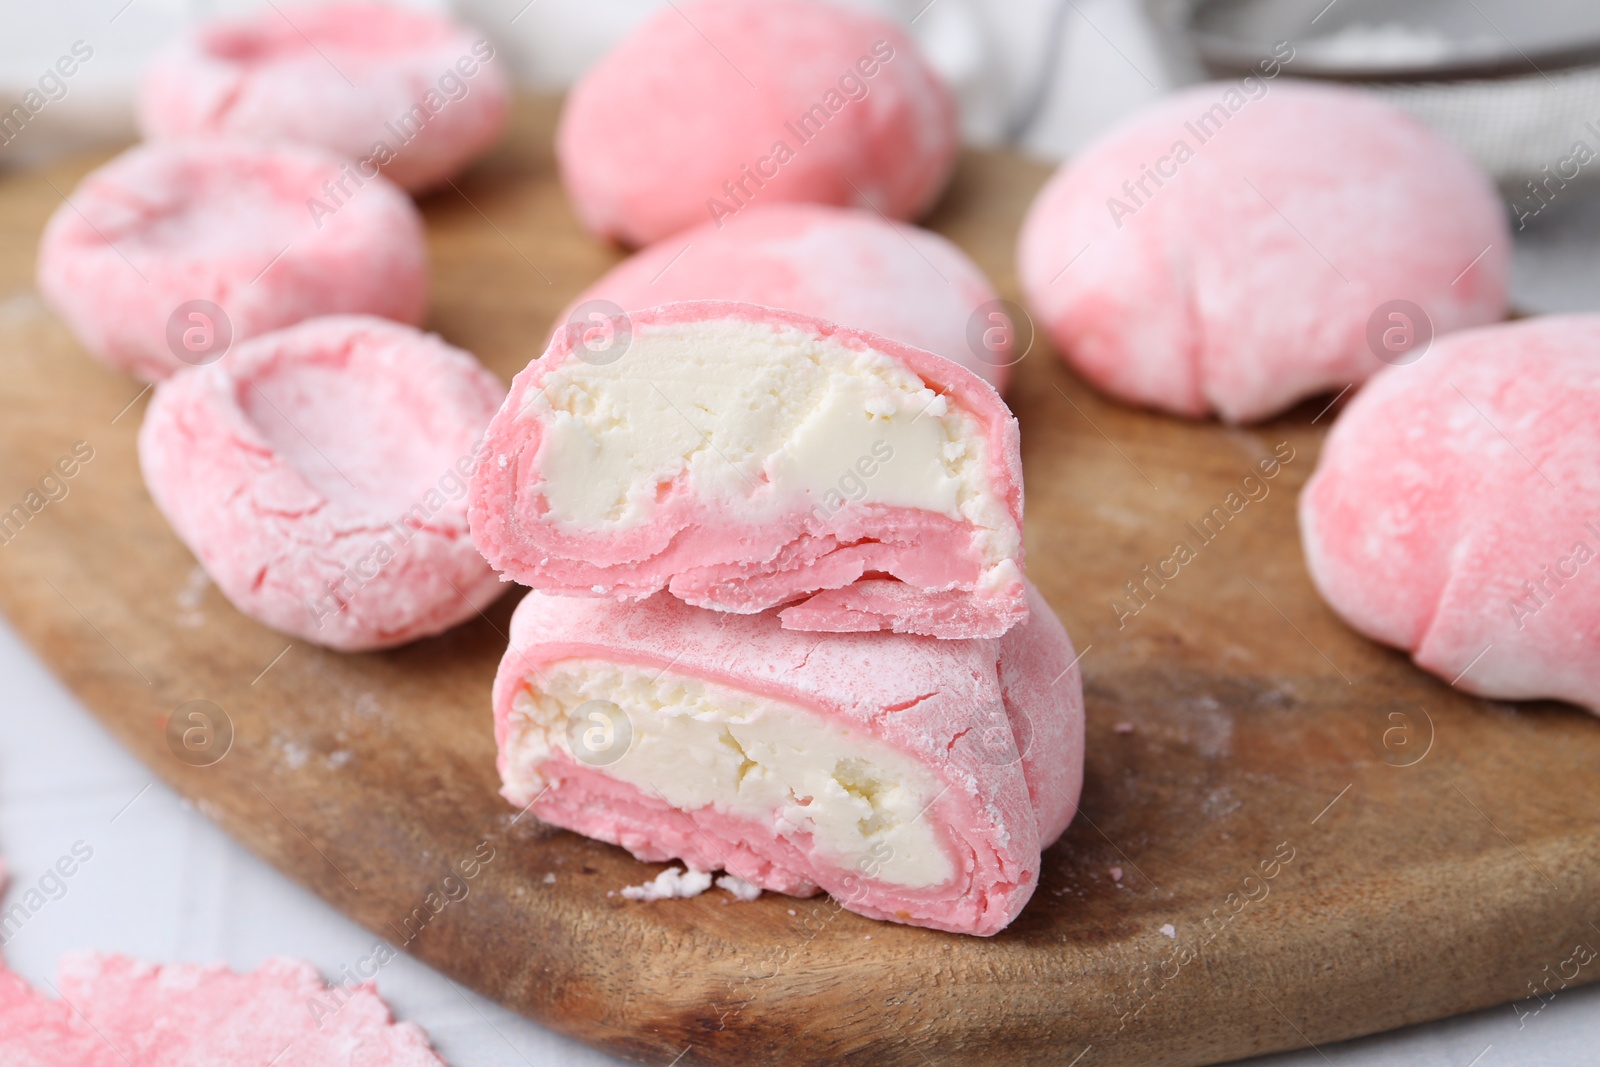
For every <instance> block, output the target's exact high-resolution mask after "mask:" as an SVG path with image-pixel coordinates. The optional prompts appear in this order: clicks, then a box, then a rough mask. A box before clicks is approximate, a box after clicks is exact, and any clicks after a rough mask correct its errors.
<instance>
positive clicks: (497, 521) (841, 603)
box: [470, 301, 1027, 639]
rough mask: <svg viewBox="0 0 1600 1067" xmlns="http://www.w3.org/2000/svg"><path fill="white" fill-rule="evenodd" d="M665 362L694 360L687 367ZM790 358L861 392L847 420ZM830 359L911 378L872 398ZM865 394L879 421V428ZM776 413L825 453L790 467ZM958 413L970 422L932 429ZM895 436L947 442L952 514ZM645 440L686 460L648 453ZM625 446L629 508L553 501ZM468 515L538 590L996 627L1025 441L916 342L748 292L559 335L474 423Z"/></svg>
mask: <svg viewBox="0 0 1600 1067" xmlns="http://www.w3.org/2000/svg"><path fill="white" fill-rule="evenodd" d="M729 334H732V335H735V336H737V337H738V338H739V340H738V341H737V342H735V343H733V344H729V343H728V342H727V341H726V340H725V338H726V336H727V335H729ZM613 346H614V347H613ZM651 353H655V355H652V354H651ZM825 357H826V358H825ZM678 358H681V359H682V360H686V361H696V360H704V361H707V362H703V363H695V364H694V365H693V366H692V367H691V368H690V369H684V367H682V366H679V365H676V364H674V363H672V360H673V359H678ZM784 359H792V360H793V363H794V364H797V365H799V366H801V367H804V368H808V369H809V368H811V367H812V366H813V364H814V365H815V366H816V367H817V368H820V369H819V370H817V371H816V373H815V375H814V379H815V380H813V381H811V382H810V383H809V384H812V385H816V384H818V382H819V381H820V383H822V387H824V388H827V389H835V388H836V387H837V393H838V395H843V396H846V397H848V398H849V399H850V402H852V403H856V404H858V405H860V406H857V407H856V408H855V410H854V411H852V412H849V413H848V417H849V420H850V421H848V422H843V421H841V422H836V423H834V422H824V421H823V420H822V419H821V416H820V415H819V414H818V413H817V411H813V412H812V414H811V415H810V416H806V415H804V411H803V407H804V402H805V401H806V400H807V396H805V395H803V394H802V392H801V391H800V387H801V385H804V384H807V380H806V379H805V377H804V376H803V375H801V374H800V373H798V372H795V373H793V374H791V373H790V371H791V369H792V366H791V365H790V364H784V363H782V360H784ZM828 359H832V360H834V363H835V364H837V363H838V362H839V361H856V362H859V363H861V364H862V365H863V366H870V367H873V368H876V370H877V372H878V373H880V374H882V373H888V374H892V375H895V376H898V378H899V379H900V380H903V381H906V382H909V383H912V385H913V386H914V388H915V389H916V390H919V392H918V393H916V394H915V395H914V398H913V397H912V396H910V395H901V394H889V395H887V396H886V395H885V392H884V390H882V389H879V388H878V385H877V380H876V379H873V380H871V381H867V380H866V379H865V378H863V379H862V381H860V382H858V381H857V380H856V379H855V378H852V376H851V375H852V373H853V372H854V368H853V367H851V368H843V369H841V367H840V366H838V365H833V364H829V363H828V361H827V360H828ZM715 360H720V361H721V362H716V361H715ZM808 361H811V362H808ZM786 375H788V376H786ZM552 388H555V389H556V392H557V393H558V394H559V396H557V397H552V395H551V390H552ZM858 388H859V390H860V391H859V392H855V393H853V392H852V390H856V389H858ZM874 390H877V391H876V392H874ZM829 395H830V396H831V395H834V394H832V393H830V394H829ZM862 398H865V404H864V405H862V404H861V401H862ZM558 400H559V402H560V403H561V404H563V405H564V407H562V408H561V409H560V410H557V409H556V408H555V407H554V406H553V405H554V404H555V403H556V402H557V401H558ZM718 404H722V405H725V407H726V410H719V409H718V407H717V405H718ZM908 404H910V405H913V406H914V407H915V410H913V407H912V406H907V405H908ZM863 407H865V408H875V410H876V411H877V412H879V413H880V414H882V417H883V419H884V420H885V421H884V422H883V423H882V424H881V425H883V426H887V427H890V429H884V430H881V431H880V430H878V429H874V428H873V425H874V424H873V421H872V420H873V418H874V417H875V416H871V415H869V414H868V412H867V411H864V410H863ZM691 413H692V416H693V417H691ZM924 418H926V421H923V420H924ZM696 419H698V420H699V421H698V422H697V421H695V420H696ZM737 420H743V421H742V423H741V426H740V428H739V430H738V431H737V432H735V430H731V429H728V426H729V424H730V423H732V422H735V421H737ZM812 420H815V421H812ZM946 420H955V422H954V423H952V422H948V421H946ZM786 421H787V422H795V421H798V422H799V426H798V427H797V428H796V429H795V430H794V431H793V432H794V433H795V434H797V435H799V434H802V433H804V434H805V435H806V439H807V441H808V446H807V447H808V448H811V449H819V448H820V449H824V450H825V449H827V448H830V447H831V448H832V449H833V452H832V453H831V458H829V459H826V460H824V461H823V465H822V466H821V467H818V466H817V465H815V464H814V463H813V464H811V465H809V466H805V465H803V464H802V463H801V461H800V460H798V459H795V458H793V455H791V452H790V451H789V450H790V449H791V448H793V449H794V451H796V452H798V451H799V447H798V445H797V444H796V443H795V440H789V439H786V440H784V441H768V440H766V439H765V438H764V437H763V435H764V434H768V433H776V432H778V431H777V430H776V429H774V427H778V426H781V425H782V424H784V423H785V422H786ZM597 423H598V427H597V426H596V424H597ZM919 424H920V425H919ZM957 424H959V425H958V426H957ZM817 427H822V429H818V428H817ZM952 427H956V428H952ZM957 429H959V432H960V434H963V435H964V436H963V437H961V438H960V439H959V440H948V439H947V436H946V435H950V434H955V433H957ZM833 431H838V432H837V433H835V432H833ZM879 432H881V433H882V434H883V435H884V436H883V439H880V440H876V441H873V442H872V444H871V445H870V447H869V446H868V445H867V444H866V443H865V441H866V439H867V438H870V436H871V435H872V434H875V433H879ZM897 432H904V433H925V434H927V435H931V436H932V437H933V439H934V440H935V444H934V445H932V447H934V448H936V449H943V450H944V456H945V457H948V456H949V454H950V453H949V450H950V449H957V450H958V455H959V456H960V462H961V463H962V464H964V468H963V470H964V475H963V476H964V477H965V478H966V479H967V481H966V483H964V484H965V485H966V489H965V492H966V494H967V495H966V497H964V498H962V500H963V502H962V503H961V504H960V507H959V510H950V509H949V508H945V509H943V510H941V509H940V508H939V507H934V506H928V505H926V504H925V503H924V501H923V500H922V494H924V493H926V492H928V491H930V488H929V487H930V486H933V485H940V486H943V485H947V484H948V482H949V479H948V477H947V475H948V473H949V472H948V470H947V469H946V468H944V467H943V466H941V457H940V456H937V455H936V456H934V457H932V458H931V459H930V458H929V457H927V456H925V455H922V454H920V453H917V452H914V451H910V450H908V449H907V448H906V447H905V443H904V440H903V439H902V446H901V452H899V453H896V452H895V450H894V449H895V446H894V445H893V444H892V441H891V440H890V439H892V438H894V435H895V433H897ZM673 435H676V437H675V439H674V436H673ZM862 435H865V436H862ZM835 438H837V440H835ZM659 440H666V441H668V442H669V443H671V442H673V441H674V440H675V441H676V446H675V447H679V448H682V449H685V450H687V454H678V453H672V452H670V451H663V452H661V453H660V454H657V453H655V452H653V451H652V450H653V449H657V448H658V447H660V445H659ZM719 441H720V442H721V443H719ZM852 442H854V443H852ZM885 445H887V447H886V448H885ZM919 447H922V448H926V447H928V446H927V445H926V444H925V443H924V444H921V445H919ZM729 449H733V450H734V452H733V454H732V455H730V453H729V451H728V450H729ZM734 455H736V456H738V460H737V462H736V461H735V459H734V458H733V456H734ZM634 461H636V462H638V463H639V464H641V467H640V468H639V471H638V473H637V474H636V475H633V476H632V480H631V481H628V480H626V479H618V480H617V482H616V485H615V492H616V493H617V494H618V499H617V504H616V508H620V509H622V510H623V511H624V512H625V513H626V514H628V515H631V516H632V519H631V520H630V521H626V522H624V521H620V520H619V521H611V519H610V517H609V512H607V513H606V514H605V515H602V516H599V517H596V516H594V515H586V514H583V513H581V512H580V511H578V510H577V509H575V508H573V509H568V510H566V511H563V508H564V507H565V505H564V504H563V503H562V502H563V501H564V500H567V499H569V498H583V497H584V495H585V494H586V493H587V494H588V496H589V498H590V499H589V503H590V505H591V506H592V499H593V497H594V496H595V495H596V494H597V493H605V492H611V491H612V489H610V488H607V487H608V486H611V485H612V484H613V482H612V477H613V476H612V474H611V472H610V470H609V469H608V464H611V465H614V464H617V463H623V462H634ZM790 471H798V472H799V473H797V474H791V473H786V472H790ZM802 476H804V477H809V478H811V479H812V480H811V481H810V482H806V483H804V484H802V483H801V482H800V481H799V480H798V479H800V478H801V477H802ZM718 479H720V482H718V481H717V480H718ZM874 479H876V481H875V480H874ZM879 487H882V491H881V492H880V491H879ZM714 488H715V489H716V491H713V489H714ZM857 490H859V492H858V491H857ZM613 510H615V509H613ZM470 515H471V522H472V536H473V538H474V540H475V541H476V542H477V545H478V548H479V549H480V550H481V551H482V552H483V555H484V558H486V559H487V560H488V561H489V562H490V563H491V564H492V565H493V566H494V567H495V568H496V569H497V570H499V571H500V572H501V574H502V576H503V577H505V578H506V579H508V580H512V581H517V582H521V583H523V584H524V585H528V586H532V587H533V588H535V589H539V590H541V591H543V592H547V593H556V594H562V595H567V596H605V597H615V598H618V599H623V600H636V599H640V598H643V597H646V596H649V595H650V594H652V593H655V592H657V591H659V590H663V589H665V590H668V591H669V592H671V593H672V594H673V595H674V596H676V597H678V598H679V599H680V600H683V601H685V602H687V603H690V604H694V605H696V606H699V607H704V608H711V609H715V610H718V611H732V612H739V613H745V614H749V613H754V612H758V611H764V610H766V609H768V608H772V607H779V606H784V610H783V611H782V612H781V613H780V617H781V618H782V620H783V625H785V626H787V627H790V628H792V629H799V630H819V631H834V632H846V631H870V630H880V629H881V630H894V631H897V632H904V633H919V634H927V635H931V636H935V637H945V638H956V639H965V638H975V637H998V636H1000V635H1001V634H1003V633H1005V632H1006V630H1008V629H1010V628H1011V627H1012V626H1014V625H1016V624H1017V623H1019V622H1021V621H1022V620H1023V619H1024V618H1026V616H1027V600H1026V597H1025V595H1024V591H1023V579H1022V558H1023V557H1022V541H1021V529H1022V466H1021V451H1020V440H1019V436H1018V429H1017V422H1016V419H1015V418H1014V417H1013V416H1012V415H1011V412H1010V411H1009V410H1008V409H1007V408H1006V406H1005V404H1004V402H1003V401H1001V399H1000V398H999V396H998V395H996V393H995V391H994V390H993V389H992V388H991V387H990V386H989V385H988V384H986V383H985V382H983V381H982V380H981V379H979V378H978V377H977V376H976V375H974V374H972V373H971V372H970V371H968V370H966V369H964V368H962V367H960V366H958V365H956V364H955V363H952V362H951V361H950V360H947V359H944V358H943V357H940V356H936V355H933V354H932V353H930V352H923V351H921V350H919V349H915V348H911V347H910V346H908V345H903V344H900V343H898V342H895V341H890V340H888V339H887V338H883V337H877V336H874V335H872V334H868V333H864V332H861V331H858V330H852V329H848V328H846V327H842V326H836V325H833V324H831V323H826V322H822V321H820V320H817V319H810V318H807V317H805V316H802V315H796V314H792V313H790V312H786V311H778V310H775V309H771V308H762V307H756V306H754V305H749V304H733V303H726V302H716V301H707V302H698V303H695V302H691V303H681V304H669V305H667V306H665V307H661V308H654V309H648V310H646V311H641V312H635V313H632V314H629V315H625V316H621V317H619V318H614V319H609V320H604V321H603V322H602V323H601V325H600V326H596V325H595V324H594V323H593V322H591V323H589V324H588V325H587V326H583V325H575V326H569V327H568V328H566V329H564V330H562V331H560V332H559V333H557V334H556V336H555V338H554V339H553V340H552V341H551V343H550V347H549V349H548V350H547V351H546V352H545V354H544V355H543V356H542V357H541V358H539V359H536V360H534V361H533V362H532V363H530V364H529V365H528V366H527V368H526V369H525V370H523V371H522V372H521V373H520V374H518V375H517V377H516V379H515V380H514V381H513V383H512V386H511V393H510V395H509V396H508V397H507V398H506V402H505V404H504V405H503V406H502V407H501V409H500V412H499V413H498V414H497V415H496V416H495V418H494V421H493V422H492V423H491V424H490V426H489V430H488V434H487V436H486V438H485V441H484V449H483V453H482V455H481V457H480V459H479V462H478V466H477V468H476V470H475V471H474V473H473V478H472V488H471V509H470Z"/></svg>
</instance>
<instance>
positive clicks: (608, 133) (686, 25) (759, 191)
mask: <svg viewBox="0 0 1600 1067" xmlns="http://www.w3.org/2000/svg"><path fill="white" fill-rule="evenodd" d="M959 146H960V144H959V135H958V131H957V128H956V109H955V103H954V100H953V99H952V98H951V95H950V92H949V90H948V89H947V88H946V87H945V85H944V83H943V82H942V81H941V80H940V79H939V76H938V75H937V74H936V73H935V72H934V71H933V69H932V68H931V67H929V66H928V64H927V63H926V61H925V60H923V58H922V57H921V55H920V54H919V53H918V51H917V48H916V45H915V43H914V42H912V40H911V39H910V38H909V37H907V36H906V34H905V33H903V32H902V31H901V29H900V28H899V27H898V26H896V25H895V24H894V23H892V22H888V21H886V20H884V19H882V18H879V17H877V16H875V15H870V14H865V13H862V12H858V11H849V10H845V9H844V8H840V7H835V6H833V5H831V4H827V3H814V2H811V0H767V2H764V3H748V2H746V0H690V2H686V3H678V4H673V5H671V6H670V7H669V8H664V9H662V10H661V11H659V12H658V13H656V14H655V15H653V16H651V17H650V18H648V19H646V20H645V21H644V23H643V24H642V25H640V26H639V27H638V28H637V29H636V30H634V31H633V32H632V33H631V34H629V35H628V37H627V38H625V39H624V40H623V41H622V43H620V44H619V45H617V46H616V48H614V49H612V51H611V52H610V53H608V54H607V55H606V56H605V57H604V58H603V59H601V60H600V62H599V63H596V64H595V65H594V66H593V67H592V68H590V70H589V71H588V73H586V74H585V75H584V76H583V78H581V79H580V80H579V81H578V83H577V84H576V85H575V86H574V87H573V89H572V92H571V93H570V94H569V95H568V97H567V102H566V107H565V110H564V111H563V113H562V116H561V126H560V129H559V131H558V132H557V135H556V152H557V156H558V158H559V160H560V163H561V174H562V180H563V181H564V182H565V183H566V187H567V193H568V195H569V196H571V198H572V202H573V206H574V207H575V208H576V209H577V212H578V217H579V218H580V219H582V220H583V224H584V225H585V226H587V227H588V228H589V229H590V230H592V231H594V232H595V233H596V234H599V235H600V236H602V237H608V238H613V239H615V240H618V241H621V242H623V243H625V244H629V245H642V244H649V243H650V242H653V241H659V240H660V239H661V238H663V237H666V236H668V235H669V234H673V233H676V232H678V231H679V230H685V229H688V228H689V227H691V226H695V225H697V224H699V223H701V222H705V221H708V220H710V221H713V222H725V221H731V218H732V217H734V216H736V215H738V214H739V213H741V212H742V211H743V210H744V208H745V207H747V206H748V205H750V204H752V203H773V202H776V201H805V202H811V203H820V204H841V205H861V206H871V207H873V208H875V209H876V210H878V211H881V212H882V213H884V214H885V215H888V216H890V217H892V218H901V219H910V218H916V217H917V216H919V215H921V214H922V213H923V212H924V211H926V210H927V209H928V208H929V207H930V206H931V205H932V204H933V201H934V200H935V198H936V197H937V196H938V195H939V193H940V191H941V190H942V189H943V188H944V185H945V182H946V181H947V179H948V178H949V176H950V171H951V169H952V167H953V165H954V163H955V157H956V152H957V150H958V148H959Z"/></svg>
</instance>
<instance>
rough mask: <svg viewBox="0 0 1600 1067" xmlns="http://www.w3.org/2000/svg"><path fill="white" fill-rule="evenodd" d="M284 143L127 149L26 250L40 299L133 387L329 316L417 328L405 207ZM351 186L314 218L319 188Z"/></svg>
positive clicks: (420, 302) (418, 228) (322, 157)
mask: <svg viewBox="0 0 1600 1067" xmlns="http://www.w3.org/2000/svg"><path fill="white" fill-rule="evenodd" d="M349 173H350V165H349V164H347V163H342V162H341V161H340V160H338V159H337V158H335V157H333V156H331V155H329V154H327V153H326V152H323V151H322V150H321V149H315V148H308V147H302V146H294V145H279V146H266V145H253V144H245V143H242V142H226V141H225V142H212V141H206V142H203V141H186V142H181V143H172V144H156V145H141V146H139V147H136V148H132V149H129V150H128V151H127V152H124V153H123V154H122V155H120V156H118V157H117V158H115V159H113V160H112V161H111V162H109V163H107V164H106V165H105V166H103V167H101V168H99V169H98V170H96V171H94V172H93V173H91V174H90V175H89V176H88V177H86V178H85V179H84V180H83V182H82V183H81V184H80V185H79V186H78V187H77V189H75V190H74V191H73V193H72V195H71V196H70V197H68V198H67V202H66V203H64V204H62V205H61V206H60V207H59V208H57V209H56V212H55V214H54V215H52V216H51V218H50V222H49V224H48V225H46V226H45V230H44V237H43V238H42V239H41V241H40V243H39V263H38V285H39V291H40V293H41V294H42V295H43V296H44V298H45V300H46V301H47V302H48V303H49V304H50V305H51V306H52V307H53V308H54V309H55V310H56V312H57V313H58V314H59V315H60V316H61V317H62V319H63V320H65V322H66V324H67V326H68V327H69V328H70V329H71V330H72V332H73V333H74V334H75V335H76V336H77V338H78V340H79V341H80V342H82V343H83V345H84V347H85V348H87V349H88V350H89V351H90V352H92V353H94V354H95V355H96V356H98V357H100V358H101V359H103V360H104V361H105V362H107V363H109V364H111V365H112V366H113V367H116V368H118V369H120V370H124V371H127V372H128V373H130V374H132V375H134V376H135V377H138V378H141V379H143V380H145V381H159V380H160V379H162V378H165V377H166V376H167V375H169V374H172V373H173V372H174V371H178V370H182V369H184V368H185V367H186V366H194V365H200V364H204V363H208V362H212V361H214V360H216V359H219V358H221V357H222V356H223V355H224V354H225V353H226V351H227V348H228V346H229V344H231V343H232V342H237V341H239V340H242V339H243V338H246V337H249V336H252V335H254V334H258V333H264V332H266V331H268V330H275V329H277V328H278V327H280V326H288V325H291V324H292V323H296V322H299V321H301V320H302V319H308V318H312V317H314V316H317V315H329V314H335V313H343V312H349V313H361V314H372V315H381V316H383V317H385V318H390V319H395V320H398V321H400V322H408V323H420V322H421V321H422V317H423V314H424V313H425V311H426V310H427V301H428V252H427V248H426V246H425V244H424V242H423V231H422V218H421V216H420V215H419V214H418V213H417V209H416V207H415V205H413V204H412V203H411V201H410V199H409V198H407V197H406V195H405V194H404V193H402V192H401V191H400V190H399V189H397V188H396V187H395V186H394V185H393V184H392V183H390V182H388V181H386V180H384V179H383V178H381V177H379V178H373V179H370V180H364V183H363V184H361V185H360V186H359V187H357V186H355V185H353V184H351V183H350V182H349V180H348V175H349ZM338 182H345V183H346V185H347V187H349V188H352V189H353V190H354V191H353V193H352V195H351V196H350V198H349V199H348V200H347V201H346V202H345V204H344V206H343V207H342V208H340V209H339V210H338V211H337V212H335V213H333V214H331V215H328V216H325V217H320V218H318V217H316V216H314V215H313V213H312V212H311V211H310V210H309V209H308V207H307V203H308V200H310V199H312V198H315V197H319V196H322V195H323V189H324V187H325V185H327V184H328V183H338Z"/></svg>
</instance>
